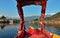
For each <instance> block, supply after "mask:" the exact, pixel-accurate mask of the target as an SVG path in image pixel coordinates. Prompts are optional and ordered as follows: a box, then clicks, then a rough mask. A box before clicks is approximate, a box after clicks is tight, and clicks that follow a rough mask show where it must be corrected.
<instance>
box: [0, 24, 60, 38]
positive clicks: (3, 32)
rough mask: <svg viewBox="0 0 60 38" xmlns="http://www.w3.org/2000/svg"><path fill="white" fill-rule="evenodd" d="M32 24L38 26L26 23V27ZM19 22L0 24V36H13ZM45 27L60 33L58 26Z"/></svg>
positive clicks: (2, 37) (3, 37) (5, 37)
mask: <svg viewBox="0 0 60 38" xmlns="http://www.w3.org/2000/svg"><path fill="white" fill-rule="evenodd" d="M29 25H32V26H34V27H35V28H39V26H37V25H36V24H26V28H27V27H28V26H29ZM18 26H19V24H12V25H0V38H14V36H15V35H16V34H17V29H18ZM45 28H46V29H47V30H48V31H50V32H52V33H56V34H59V35H60V28H56V27H53V26H45Z"/></svg>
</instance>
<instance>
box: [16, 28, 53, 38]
mask: <svg viewBox="0 0 60 38" xmlns="http://www.w3.org/2000/svg"><path fill="white" fill-rule="evenodd" d="M43 30H44V32H41V28H37V29H35V28H33V27H32V28H31V27H29V28H28V29H27V30H25V31H20V32H19V34H18V35H17V36H16V38H52V33H51V32H49V31H47V30H45V29H43Z"/></svg>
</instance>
